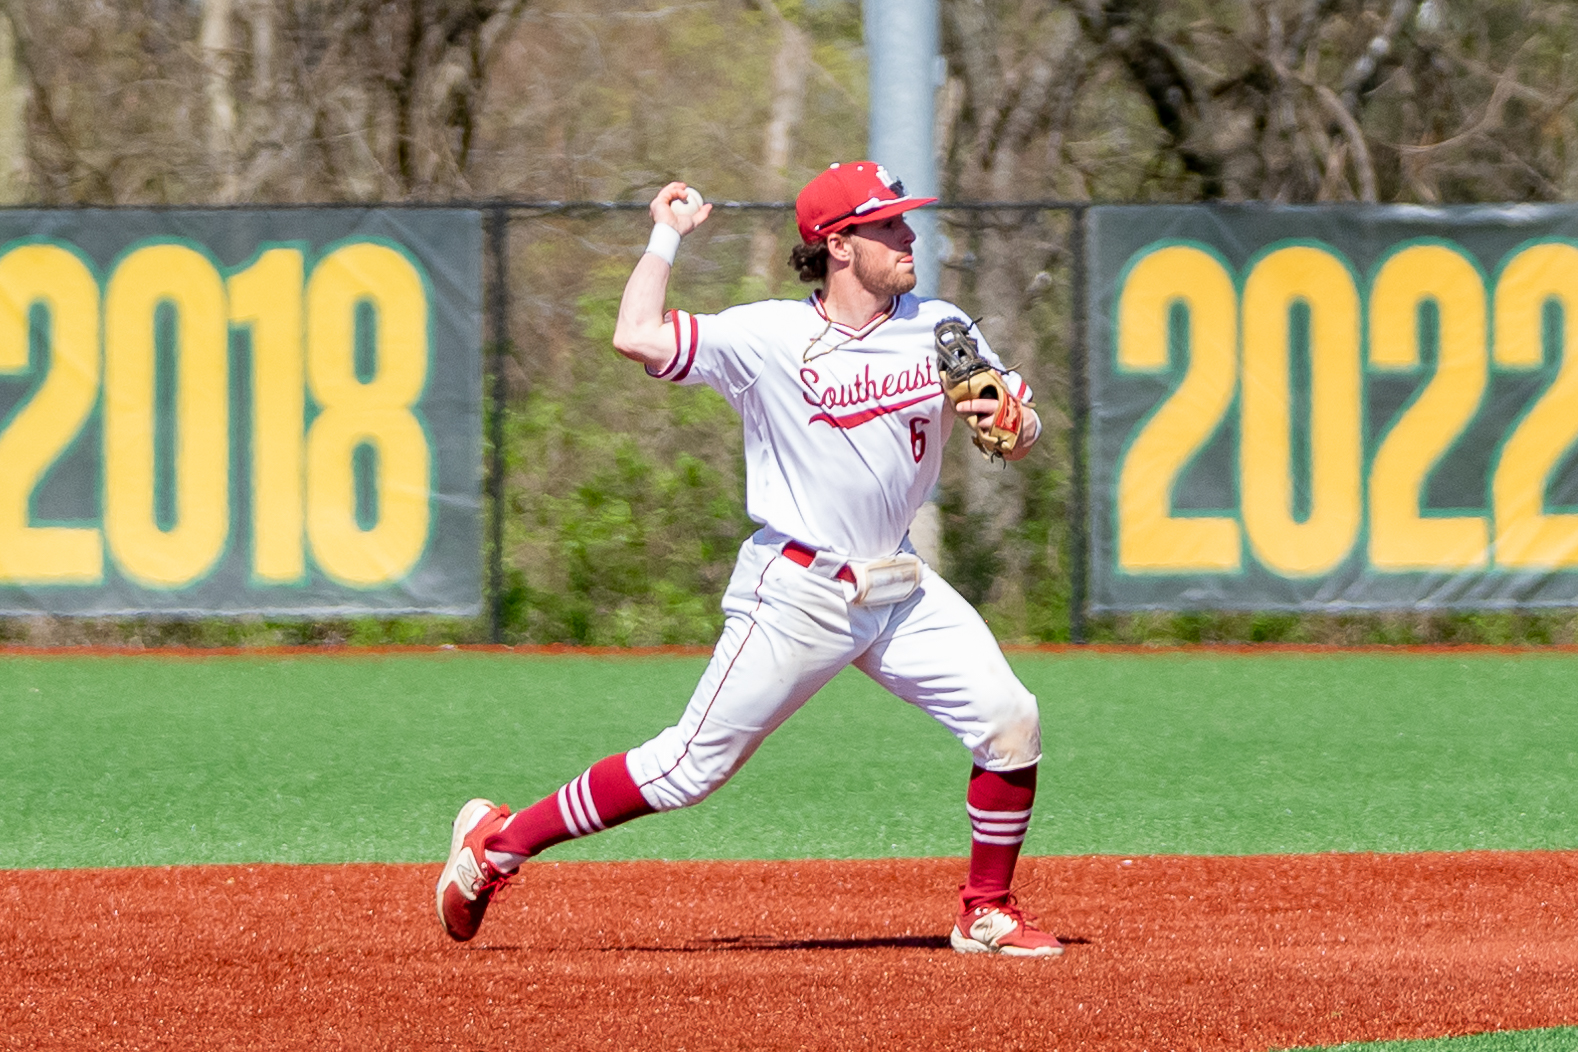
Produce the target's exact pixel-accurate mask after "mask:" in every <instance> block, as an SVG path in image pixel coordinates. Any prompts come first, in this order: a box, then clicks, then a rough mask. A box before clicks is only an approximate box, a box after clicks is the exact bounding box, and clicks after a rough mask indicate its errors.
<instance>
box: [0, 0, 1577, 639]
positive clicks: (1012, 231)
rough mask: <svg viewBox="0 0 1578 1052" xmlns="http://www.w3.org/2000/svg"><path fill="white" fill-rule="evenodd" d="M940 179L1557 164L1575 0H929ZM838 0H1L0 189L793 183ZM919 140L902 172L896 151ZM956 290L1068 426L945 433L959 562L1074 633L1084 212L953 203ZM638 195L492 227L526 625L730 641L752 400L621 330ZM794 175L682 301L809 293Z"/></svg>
mask: <svg viewBox="0 0 1578 1052" xmlns="http://www.w3.org/2000/svg"><path fill="white" fill-rule="evenodd" d="M942 18H943V27H942V28H943V35H942V42H943V51H944V58H945V59H946V75H945V77H944V78H943V83H942V84H941V85H940V87H939V89H938V116H937V125H938V128H937V130H938V135H937V141H938V143H939V144H940V146H939V150H940V161H941V165H942V173H943V186H944V188H945V189H944V197H945V199H947V200H951V201H957V202H970V201H975V202H981V201H999V202H1002V201H1029V200H1045V199H1059V200H1067V201H1086V200H1105V201H1198V200H1213V199H1222V200H1251V199H1262V200H1274V201H1286V202H1310V201H1339V200H1364V201H1380V202H1388V201H1408V202H1422V203H1433V202H1466V201H1481V200H1498V201H1500V200H1510V201H1526V200H1540V201H1554V200H1565V199H1567V198H1569V197H1570V196H1572V194H1573V193H1574V191H1575V190H1578V152H1575V149H1574V147H1575V144H1578V124H1575V121H1578V77H1575V70H1574V68H1573V66H1574V62H1575V61H1578V60H1575V58H1574V57H1573V56H1574V49H1573V44H1574V42H1575V38H1578V7H1575V6H1574V5H1572V4H1570V3H1565V2H1561V0H1174V2H1163V0H942ZM865 78H866V72H865V54H864V48H863V42H862V36H861V12H860V7H859V4H858V3H857V2H856V0H779V2H776V3H775V2H772V0H754V2H746V0H700V2H666V0H636V2H631V3H615V2H611V0H387V2H384V0H348V2H336V3H330V2H327V0H124V2H120V3H107V2H103V0H50V2H44V0H5V2H3V3H0V197H4V198H5V199H6V200H9V201H13V202H25V203H34V204H42V205H64V204H104V203H117V204H137V203H220V202H228V201H255V202H280V203H284V202H299V201H320V200H356V201H368V202H378V201H395V200H410V199H419V200H443V199H450V198H456V197H465V198H473V197H492V196H500V197H510V198H516V199H535V200H605V201H617V202H624V203H631V202H641V201H645V200H646V199H648V198H649V197H650V196H651V195H652V193H654V192H655V190H656V189H657V187H659V186H661V185H662V184H663V183H664V182H666V181H668V180H669V179H671V178H685V179H687V180H688V181H691V182H694V183H695V184H696V185H698V186H700V187H701V188H703V190H704V191H705V192H706V193H707V195H708V197H709V198H711V199H714V200H745V201H783V200H787V199H789V198H791V197H792V196H793V193H794V191H795V189H796V188H797V187H798V186H800V185H801V184H802V183H803V182H804V181H805V180H807V179H809V178H810V177H811V176H812V175H813V174H815V172H816V171H818V170H819V169H821V168H822V167H823V166H825V165H826V164H827V163H828V162H830V161H832V160H835V159H839V158H844V159H848V158H851V157H854V156H856V155H859V154H861V153H863V151H864V143H865V138H866V126H867V115H866V105H865V94H866V92H865V84H866V80H865ZM899 174H900V175H901V176H902V174H903V173H899ZM943 218H944V231H945V233H946V234H947V235H948V238H949V244H948V246H947V249H946V258H945V260H944V276H943V282H942V293H943V294H944V295H945V296H948V297H950V298H953V299H955V300H956V301H957V302H958V303H959V304H960V305H961V306H962V307H964V308H965V309H966V310H969V311H971V312H972V313H973V314H976V315H980V316H984V319H985V320H984V321H983V325H984V326H985V328H986V331H987V332H988V334H989V335H990V337H991V339H992V342H993V345H994V346H995V347H996V348H997V349H998V350H999V351H1001V352H1002V353H1003V354H1004V356H1005V357H1006V358H1008V359H1009V360H1010V361H1013V362H1016V363H1018V364H1019V365H1020V366H1021V367H1022V368H1023V369H1024V371H1025V372H1026V373H1027V375H1028V376H1029V377H1030V379H1031V381H1032V383H1033V384H1034V385H1035V387H1036V389H1037V391H1038V396H1039V401H1040V406H1041V412H1042V415H1043V418H1044V419H1045V420H1046V421H1047V422H1048V423H1049V424H1051V425H1052V426H1053V428H1054V429H1056V430H1057V433H1058V437H1057V438H1056V439H1054V440H1052V441H1047V442H1043V443H1042V445H1041V447H1040V449H1039V450H1038V452H1037V453H1036V455H1035V456H1033V457H1031V458H1030V459H1028V460H1027V461H1025V462H1023V463H1021V464H1019V465H1017V466H1016V467H1015V468H1014V469H1013V470H1010V471H1001V470H994V469H991V468H989V467H988V466H986V465H985V464H983V463H982V462H981V461H980V459H979V458H978V457H977V456H975V454H974V452H973V450H970V449H969V448H968V447H966V446H964V444H963V443H962V442H959V443H955V448H953V449H951V450H950V451H949V455H948V460H947V463H946V465H945V469H944V477H943V484H942V489H941V492H940V494H939V506H940V509H941V523H940V527H941V531H940V532H941V540H942V544H941V559H942V563H943V570H944V572H945V573H946V574H948V575H949V577H950V578H951V579H952V580H954V581H955V583H956V584H958V586H959V587H960V589H961V591H963V592H964V593H965V594H966V595H967V596H968V597H969V598H971V599H972V600H974V601H976V602H978V603H979V604H981V605H982V607H983V609H984V610H985V612H986V613H987V616H988V618H989V620H990V621H991V624H992V626H993V628H994V629H995V630H996V631H998V633H999V634H1000V635H1001V636H1002V637H1004V638H1008V639H1016V640H1026V641H1034V640H1057V639H1062V638H1066V635H1067V631H1068V624H1067V609H1066V605H1067V596H1068V587H1069V584H1068V551H1067V543H1066V538H1067V532H1068V530H1067V498H1068V479H1069V474H1070V462H1069V454H1068V448H1067V443H1066V441H1064V440H1063V438H1062V437H1061V436H1062V434H1063V433H1064V432H1063V431H1062V429H1063V428H1065V427H1066V425H1067V423H1068V412H1069V402H1068V395H1069V354H1068V351H1069V348H1068V331H1069V308H1070V300H1069V290H1070V284H1071V283H1070V273H1069V256H1068V225H1067V221H1066V219H1065V218H1063V217H1062V216H1060V215H1059V214H1057V213H1048V212H1037V211H1013V210H996V211H990V210H989V211H954V212H950V213H945V214H944V217H943ZM646 229H647V221H646V220H645V219H644V217H643V214H642V213H641V212H640V211H634V212H605V213H586V212H564V211H548V210H545V211H542V212H540V213H538V214H533V215H522V216H521V217H520V218H518V219H517V220H516V221H515V222H514V223H513V224H512V229H511V255H510V258H509V260H508V265H509V268H510V269H509V272H510V278H511V294H512V314H511V319H510V332H509V337H510V345H511V356H510V358H509V362H508V368H507V373H506V381H507V383H508V388H509V395H510V397H509V413H508V417H507V419H506V421H505V427H506V436H507V439H506V440H507V449H506V454H507V462H508V466H509V478H508V496H509V510H510V516H509V522H508V529H507V535H506V552H505V554H506V560H507V565H508V567H509V573H508V582H507V584H508V589H507V594H506V599H507V603H506V623H507V634H508V638H509V639H510V640H511V641H533V642H550V641H564V642H580V643H661V642H697V643H701V642H709V641H710V640H711V639H712V637H713V635H714V634H715V632H716V630H717V627H718V622H719V618H720V614H719V613H718V610H717V598H718V595H719V593H720V592H721V590H722V588H723V585H724V583H725V581H726V579H727V575H728V572H729V568H730V564H731V562H732V558H733V551H734V548H735V546H736V545H737V544H738V542H739V540H740V539H741V538H742V537H743V536H744V535H745V534H746V533H747V532H748V531H749V528H750V526H749V523H748V522H747V521H746V520H745V519H744V516H743V512H742V511H741V508H740V503H741V495H742V483H743V478H742V468H741V463H740V455H739V451H740V439H739V434H738V424H737V421H736V420H735V419H734V417H733V414H732V412H731V411H729V410H728V409H727V408H726V407H725V406H724V405H723V403H722V402H721V400H720V399H718V398H717V397H715V396H714V395H712V394H711V393H710V392H707V391H697V390H694V389H686V390H677V389H671V388H670V387H668V386H666V385H660V384H653V383H650V382H648V381H647V380H646V379H645V378H644V377H642V376H641V373H640V370H639V369H636V368H634V367H632V366H630V365H629V363H627V362H625V361H623V360H622V359H619V358H618V357H617V356H616V355H614V354H613V352H612V351H611V350H610V349H609V345H608V336H609V333H610V332H611V327H612V317H613V310H614V306H615V304H616V303H617V299H618V295H619V291H620V289H621V287H622V285H623V281H624V278H625V276H626V275H627V274H628V271H629V268H630V266H631V265H632V264H633V262H634V260H635V259H636V257H637V255H638V253H639V252H640V249H641V247H642V245H643V244H644V243H645V236H646ZM793 237H794V235H793V230H792V226H791V225H790V224H789V223H788V221H787V218H786V216H785V214H784V213H782V212H772V211H734V212H728V213H720V214H719V215H718V216H717V217H715V218H714V220H713V221H712V222H710V223H709V224H708V225H707V227H705V228H703V230H702V231H700V232H698V234H697V235H696V236H694V237H692V238H691V239H689V240H688V241H687V244H686V246H685V248H684V249H683V250H682V256H681V264H680V267H679V269H678V271H677V274H676V280H675V284H674V287H673V290H672V295H671V301H672V302H674V303H676V304H682V305H684V306H685V307H686V308H687V309H692V310H698V311H700V310H716V309H720V308H722V307H724V306H726V305H728V304H730V303H733V302H738V301H740V300H743V299H749V298H755V297H759V296H763V295H790V296H799V295H801V294H803V292H804V288H803V286H800V285H799V284H798V283H797V282H796V281H794V280H793V278H792V275H791V274H790V272H789V270H788V268H787V266H785V265H784V263H783V258H784V257H785V256H786V255H787V251H788V247H789V245H790V244H791V243H792V241H793ZM1094 629H1095V633H1096V635H1097V637H1098V638H1110V639H1125V640H1138V639H1167V640H1197V639H1198V640H1210V639H1280V640H1300V641H1312V642H1319V641H1328V642H1364V641H1371V642H1410V641H1427V640H1443V641H1455V640H1485V641H1532V642H1542V641H1571V640H1573V639H1574V638H1578V630H1575V625H1574V621H1573V619H1572V618H1571V617H1568V616H1565V615H1550V614H1542V615H1516V614H1498V615H1485V616H1480V615H1461V614H1459V615H1416V614H1411V613H1400V614H1397V615H1393V616H1387V617H1344V618H1336V617H1332V618H1318V617H1305V618H1295V617H1287V616H1283V615H1257V614H1252V613H1245V614H1242V615H1209V616H1203V615H1146V616H1140V617H1130V618H1118V619H1112V620H1110V621H1106V622H1103V623H1100V624H1097V625H1095V626H1094ZM482 632H483V627H482V625H481V623H480V622H478V623H461V624H457V623H454V622H439V621H424V620H407V621H400V622H392V623H388V622H376V623H375V622H366V623H345V624H288V625H272V624H262V623H255V622H246V621H242V622H223V623H217V622H198V623H186V622H179V623H173V622H172V623H166V622H152V621H143V622H107V623H85V622H72V623H59V622H55V621H50V620H46V619H40V620H36V621H13V622H11V623H8V624H5V625H3V626H0V634H3V635H4V636H6V637H9V638H15V639H25V640H31V641H35V642H55V641H73V640H86V639H97V640H105V641H111V640H113V641H131V642H139V641H140V642H147V643H157V642H191V643H200V644H201V643H215V642H241V641H273V642H302V641H315V640H327V641H342V640H345V641H353V642H354V641H420V640H428V641H432V640H444V639H475V638H479V637H480V635H481V634H482Z"/></svg>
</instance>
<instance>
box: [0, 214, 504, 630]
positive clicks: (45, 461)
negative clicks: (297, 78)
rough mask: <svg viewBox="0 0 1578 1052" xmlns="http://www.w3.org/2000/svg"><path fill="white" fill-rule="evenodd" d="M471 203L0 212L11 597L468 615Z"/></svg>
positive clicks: (475, 281)
mask: <svg viewBox="0 0 1578 1052" xmlns="http://www.w3.org/2000/svg"><path fill="white" fill-rule="evenodd" d="M481 297H482V225H481V216H480V213H479V212H477V211H475V210H467V209H425V210H401V209H369V208H321V209H320V208H281V209H234V210H231V209H209V210H165V209H119V208H117V209H102V210H100V209H73V210H58V211H57V210H48V211H46V210H7V211H0V613H5V614H16V613H55V614H95V615H102V614H136V613H170V614H242V613H259V614H277V615H298V616H309V617H310V616H336V615H346V614H356V613H397V612H418V611H422V612H434V613H448V614H475V613H477V612H478V611H479V609H480V607H481V598H482V597H481V556H480V551H481V540H482V526H481V521H482V519H481V507H480V490H481V471H482V448H481V434H482V424H481V391H482V363H481Z"/></svg>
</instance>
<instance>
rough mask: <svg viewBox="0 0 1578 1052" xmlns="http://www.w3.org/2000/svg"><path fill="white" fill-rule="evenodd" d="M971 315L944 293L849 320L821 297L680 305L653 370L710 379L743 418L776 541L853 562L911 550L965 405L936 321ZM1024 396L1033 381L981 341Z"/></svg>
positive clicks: (750, 470)
mask: <svg viewBox="0 0 1578 1052" xmlns="http://www.w3.org/2000/svg"><path fill="white" fill-rule="evenodd" d="M945 318H965V319H967V318H968V315H966V314H965V313H964V312H963V311H962V310H960V309H959V308H958V307H955V306H954V305H953V304H951V303H948V302H946V301H945V300H935V299H920V298H918V297H916V296H913V295H908V294H906V295H903V296H898V297H895V298H894V300H893V302H892V304H891V305H890V306H889V308H888V310H886V311H884V312H883V313H881V314H879V315H877V317H875V318H873V319H871V321H869V322H867V323H866V325H865V326H864V327H863V328H860V329H850V328H847V327H845V326H842V325H839V324H837V323H835V322H833V321H832V320H831V319H829V318H828V316H827V314H826V312H825V310H824V308H823V305H822V302H821V300H820V298H819V297H818V296H817V295H816V294H812V295H811V296H810V297H808V298H806V299H803V300H764V301H761V302H758V303H748V304H744V305H742V306H738V307H731V308H729V309H728V310H726V311H724V312H723V313H721V314H711V315H707V314H688V313H686V312H685V311H679V310H676V311H671V312H670V313H669V315H668V319H669V322H670V324H671V325H672V327H673V331H674V357H673V358H672V359H671V360H670V361H669V362H668V363H667V364H666V365H665V366H663V368H661V369H658V370H651V369H649V370H648V372H649V373H651V375H653V376H655V377H658V378H660V379H664V380H669V381H672V382H674V383H680V384H696V383H705V384H707V385H708V386H709V387H711V388H713V389H714V390H715V391H717V392H718V393H719V394H721V395H723V397H724V398H725V399H727V400H728V402H729V404H730V405H731V406H733V407H734V409H735V411H736V412H738V413H739V414H740V417H741V418H742V419H743V421H744V424H745V463H746V495H745V510H746V512H747V513H748V514H749V515H750V517H751V518H752V519H754V520H755V521H757V522H759V523H761V524H762V525H763V526H765V527H766V531H767V532H766V536H765V538H764V539H766V540H768V541H788V540H796V541H799V542H800V543H802V544H805V545H807V546H809V547H811V548H816V549H819V550H824V551H828V552H832V553H834V554H836V555H841V556H844V557H845V558H851V559H878V558H882V557H883V556H887V555H892V554H893V553H894V552H896V551H898V550H899V546H900V545H901V544H902V543H903V541H904V537H905V535H906V533H907V532H908V531H909V527H910V522H911V521H912V520H913V519H914V518H915V513H916V512H917V511H918V510H919V508H920V506H921V504H922V503H923V502H924V501H925V500H926V498H927V496H928V495H929V494H930V493H931V491H932V487H933V486H934V485H935V484H936V482H937V474H938V471H939V470H940V468H941V464H942V447H943V443H944V442H946V441H947V438H948V434H949V432H950V431H951V430H952V428H953V421H954V418H955V414H954V412H953V410H952V408H951V407H950V406H949V405H948V400H947V399H946V398H945V397H944V396H943V393H942V386H941V384H940V383H939V381H938V378H937V363H936V351H935V348H934V346H933V336H932V330H933V329H934V328H935V327H936V325H937V323H938V322H940V321H942V320H944V319H945ZM977 339H978V342H979V346H980V349H981V354H982V356H983V357H984V358H986V359H987V360H988V361H990V362H991V363H992V364H993V365H995V366H997V367H998V368H999V369H1000V370H1001V371H1002V372H1003V378H1004V379H1005V380H1006V381H1007V382H1008V385H1009V390H1010V392H1011V393H1012V394H1014V395H1015V396H1016V397H1018V398H1020V399H1021V400H1026V399H1029V398H1030V389H1029V387H1028V386H1027V385H1026V384H1025V382H1024V379H1023V378H1022V377H1020V376H1019V375H1018V374H1017V373H1014V372H1011V371H1008V370H1006V369H1002V363H1001V361H1000V360H999V359H998V358H997V356H996V355H995V354H994V353H993V352H992V351H991V349H990V348H989V347H988V346H987V344H986V341H985V340H984V339H980V338H979V337H978V338H977Z"/></svg>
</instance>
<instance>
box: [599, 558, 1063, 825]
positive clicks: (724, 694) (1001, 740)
mask: <svg viewBox="0 0 1578 1052" xmlns="http://www.w3.org/2000/svg"><path fill="white" fill-rule="evenodd" d="M761 536H762V535H761V534H757V535H756V536H753V537H751V538H750V539H749V540H747V541H746V542H745V544H744V545H742V546H741V548H740V556H739V559H738V561H737V562H736V563H735V566H734V575H733V576H732V577H731V578H730V580H729V587H728V590H727V591H726V592H725V593H724V597H723V609H724V612H725V613H726V614H727V615H728V620H727V621H726V623H725V624H724V628H723V636H722V638H721V639H719V640H718V645H717V647H716V648H715V649H714V650H713V652H712V661H711V663H710V664H708V666H707V671H706V672H705V673H704V674H703V675H702V677H701V682H700V683H698V684H697V685H696V691H695V693H694V694H692V695H691V699H690V704H689V705H687V706H686V708H685V712H684V714H683V715H681V717H680V720H679V722H678V723H677V724H675V725H674V726H672V727H670V728H668V729H667V730H665V731H663V732H661V733H660V734H658V735H657V737H655V738H653V739H652V740H651V741H648V742H647V743H645V744H644V745H641V746H638V747H637V748H635V749H632V750H630V751H629V753H628V754H627V755H626V764H627V766H628V767H629V770H630V775H631V777H632V778H634V779H635V782H636V785H637V786H639V787H640V790H641V795H642V796H643V797H644V798H645V799H646V801H647V803H649V804H651V805H652V807H654V808H656V809H657V810H659V811H670V810H673V809H675V808H680V807H686V806H688V805H690V804H694V803H698V802H700V801H701V800H703V799H705V798H706V797H707V795H708V794H709V793H712V792H713V791H714V790H716V789H718V788H719V787H720V786H722V785H723V783H724V782H727V781H728V780H729V778H730V777H731V776H733V774H734V772H735V771H737V770H739V769H740V767H741V766H742V765H743V764H744V763H745V761H746V760H748V759H750V758H751V754H752V753H754V752H755V751H756V749H757V747H758V746H760V745H761V743H762V742H763V741H764V740H766V738H767V736H768V735H769V734H771V733H772V732H773V731H774V730H776V729H777V728H778V727H779V726H780V725H781V724H782V723H783V722H784V721H785V720H787V719H788V718H789V717H790V716H792V715H793V714H794V713H795V711H796V710H797V709H799V708H800V706H801V705H803V704H805V702H806V701H807V700H808V699H809V698H810V697H811V696H812V695H813V694H815V693H816V692H817V691H818V690H820V689H821V688H822V687H823V686H825V685H826V684H827V682H828V681H829V680H831V679H832V678H833V677H834V676H835V675H837V674H838V672H839V671H841V670H842V669H843V668H844V667H845V666H846V665H851V664H852V665H854V666H855V667H856V668H858V669H860V670H861V671H862V672H864V673H865V674H866V675H868V676H870V677H871V678H872V679H874V680H876V681H877V682H878V683H880V684H882V686H884V687H886V688H887V689H888V690H889V691H891V692H892V693H894V694H896V695H898V696H899V697H900V698H903V699H904V700H905V701H907V702H909V703H910V704H912V705H916V706H919V707H920V708H922V709H924V710H925V711H926V712H928V713H930V714H931V715H932V716H933V717H935V718H936V719H937V720H938V722H940V723H941V724H942V725H943V726H945V727H947V728H948V729H949V730H950V731H952V732H953V734H954V735H955V736H956V737H957V738H958V739H959V740H960V741H961V742H963V743H964V746H965V748H967V749H969V750H970V753H971V754H972V755H973V756H974V757H975V762H976V763H977V764H979V765H980V766H981V767H983V768H985V769H986V770H989V771H1011V770H1016V769H1018V768H1021V767H1028V766H1030V765H1031V764H1033V763H1035V762H1037V761H1038V760H1039V759H1040V758H1041V726H1040V718H1039V715H1038V713H1037V709H1036V699H1035V696H1034V695H1033V694H1031V693H1030V692H1029V691H1028V690H1026V689H1025V688H1024V686H1023V684H1021V683H1020V682H1019V679H1018V678H1017V677H1016V676H1015V675H1014V673H1013V671H1012V670H1011V669H1010V668H1009V667H1008V662H1007V661H1006V660H1005V659H1004V658H1003V654H1002V651H1001V650H1000V649H999V648H998V646H997V640H996V639H994V638H993V636H992V634H991V632H990V630H989V629H987V627H986V623H985V622H984V621H982V620H981V616H980V615H979V614H977V613H976V612H975V609H974V608H973V607H972V606H970V604H969V603H968V602H966V601H965V600H964V598H963V597H962V596H960V595H959V593H958V592H956V591H954V590H953V588H952V587H951V586H950V585H949V584H948V583H947V582H946V581H944V580H943V579H942V578H941V577H940V576H938V575H937V574H936V573H935V572H933V571H932V570H931V568H930V567H927V568H926V570H925V571H924V576H923V577H922V579H921V584H920V587H919V588H917V589H916V591H915V593H914V594H913V595H911V596H910V597H909V598H908V599H905V600H904V601H903V602H900V603H895V604H893V605H891V606H879V607H861V606H852V605H850V603H849V601H848V597H849V596H850V595H852V594H853V592H854V589H853V587H852V586H850V585H847V584H845V583H844V582H843V581H838V580H834V579H831V578H828V577H823V576H819V575H818V574H816V573H813V572H812V571H811V570H810V569H808V568H806V567H803V566H800V565H799V564H797V563H795V562H792V561H790V560H789V559H787V558H785V557H784V556H783V555H782V554H781V552H780V551H779V549H780V547H781V545H780V544H772V543H768V542H767V541H765V540H763V539H761Z"/></svg>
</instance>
